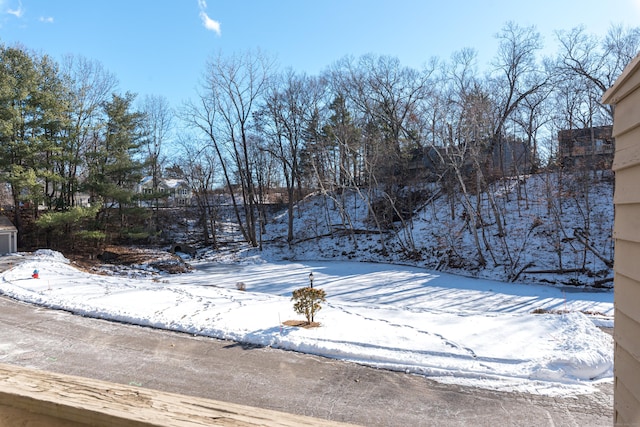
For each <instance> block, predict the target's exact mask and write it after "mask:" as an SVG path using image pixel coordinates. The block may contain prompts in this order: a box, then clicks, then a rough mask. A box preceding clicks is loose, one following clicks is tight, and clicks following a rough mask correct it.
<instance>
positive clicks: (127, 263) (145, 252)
mask: <svg viewBox="0 0 640 427" xmlns="http://www.w3.org/2000/svg"><path fill="white" fill-rule="evenodd" d="M65 256H66V257H67V258H69V259H70V260H71V261H73V262H74V264H75V265H76V266H78V267H80V268H82V269H84V270H87V271H90V272H92V273H96V272H99V270H100V268H101V267H103V266H105V265H112V266H113V265H116V266H123V267H132V268H151V269H155V270H158V271H161V272H165V273H171V274H177V273H186V272H188V271H191V270H192V268H191V266H190V265H189V264H187V263H186V262H185V261H184V260H183V259H182V258H180V257H179V256H177V255H175V254H172V253H170V252H167V251H165V250H161V249H153V248H136V247H131V246H107V247H106V248H105V249H104V250H103V251H102V253H100V254H99V255H98V256H97V257H93V256H89V255H85V254H68V255H65Z"/></svg>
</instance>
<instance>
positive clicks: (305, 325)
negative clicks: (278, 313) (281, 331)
mask: <svg viewBox="0 0 640 427" xmlns="http://www.w3.org/2000/svg"><path fill="white" fill-rule="evenodd" d="M282 324H283V325H287V326H294V327H296V328H304V329H311V328H318V327H320V323H319V322H311V323H309V322H307V321H306V320H286V321H284V322H282Z"/></svg>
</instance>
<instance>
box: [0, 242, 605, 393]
mask: <svg viewBox="0 0 640 427" xmlns="http://www.w3.org/2000/svg"><path fill="white" fill-rule="evenodd" d="M23 258H24V261H23V262H21V263H19V264H17V265H15V266H14V267H13V268H11V269H10V270H7V271H5V272H4V273H3V274H2V275H1V276H2V280H1V281H0V292H2V293H3V294H5V295H8V296H11V297H13V298H17V299H20V300H23V301H26V302H31V303H35V304H41V305H44V306H47V307H51V308H57V309H64V310H68V311H71V312H74V313H77V314H81V315H85V316H92V317H99V318H105V319H113V320H116V321H122V322H128V323H133V324H139V325H145V326H152V327H157V328H164V329H170V330H175V331H183V332H187V333H190V334H198V335H206V336H211V337H216V338H222V339H229V340H235V341H240V342H245V343H251V344H258V345H265V346H273V347H278V348H282V349H289V350H295V351H300V352H305V353H312V354H316V355H321V356H326V357H332V358H338V359H343V360H348V361H353V362H356V363H361V364H366V365H370V366H374V367H380V368H384V369H392V370H398V371H404V372H407V373H415V374H420V375H425V376H428V377H429V378H431V379H435V380H438V381H442V382H448V383H455V384H460V385H468V386H478V387H484V388H490V389H496V390H503V391H521V392H529V393H537V394H546V395H557V396H567V395H573V394H578V393H588V392H590V391H592V390H594V386H595V385H596V384H597V383H598V382H601V381H611V380H612V376H613V340H612V338H611V336H609V335H608V334H606V333H604V332H602V331H601V330H600V329H599V328H598V327H597V326H596V324H597V325H601V326H602V325H603V326H612V323H613V292H612V291H603V292H579V291H578V290H577V289H564V290H563V289H562V288H558V287H546V286H539V285H535V286H534V285H524V284H512V283H501V282H497V281H488V280H477V279H469V278H462V277H459V276H452V275H447V274H442V273H432V272H429V271H427V270H424V269H420V268H415V267H402V266H397V265H386V264H372V263H357V262H353V263H351V262H338V261H327V262H307V261H305V262H272V261H266V260H265V259H263V258H261V257H259V256H254V257H247V258H244V259H234V260H233V261H232V262H229V263H219V262H218V263H214V262H211V261H195V262H192V265H193V266H194V267H195V269H194V271H193V272H192V273H186V274H181V275H159V274H157V273H154V272H153V271H149V270H144V269H139V270H137V273H136V274H133V275H129V276H118V275H95V274H89V273H86V272H83V271H81V270H79V269H77V268H75V267H74V266H73V265H72V264H71V263H70V262H69V261H68V260H67V259H65V258H64V257H63V256H62V255H61V254H59V253H57V252H53V251H47V250H41V251H38V252H36V253H35V254H33V255H28V254H24V256H23ZM36 269H37V270H38V271H39V275H40V278H39V279H34V278H32V277H31V275H32V272H33V271H34V270H36ZM310 272H313V274H314V277H315V280H314V285H315V286H316V287H320V288H323V289H324V290H325V291H326V293H327V302H326V303H325V304H323V308H322V310H321V311H320V312H319V313H318V314H317V315H316V320H317V321H319V322H320V324H321V326H320V327H319V328H311V329H303V328H296V327H290V326H286V325H284V322H285V321H287V320H291V319H298V320H302V318H301V316H300V315H298V314H296V313H295V312H294V311H293V303H292V302H291V299H290V298H291V292H292V291H293V290H294V289H297V288H300V287H303V286H307V285H308V283H309V279H308V275H309V273H310ZM238 282H243V283H244V284H245V286H246V291H239V290H237V288H236V285H237V283H238ZM536 309H541V310H542V311H554V312H556V313H557V312H562V313H565V314H550V313H548V314H532V311H534V310H536ZM583 313H588V315H585V314H583Z"/></svg>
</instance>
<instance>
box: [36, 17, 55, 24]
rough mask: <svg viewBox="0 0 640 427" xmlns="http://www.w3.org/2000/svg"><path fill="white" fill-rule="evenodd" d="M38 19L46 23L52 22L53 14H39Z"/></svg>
mask: <svg viewBox="0 0 640 427" xmlns="http://www.w3.org/2000/svg"><path fill="white" fill-rule="evenodd" d="M38 20H39V21H40V22H45V23H47V24H53V16H41V17H40V18H39V19H38Z"/></svg>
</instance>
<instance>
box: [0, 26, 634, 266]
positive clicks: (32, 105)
mask: <svg viewBox="0 0 640 427" xmlns="http://www.w3.org/2000/svg"><path fill="white" fill-rule="evenodd" d="M497 38H498V40H499V48H498V51H497V52H496V54H495V56H494V60H493V61H492V63H491V64H490V66H489V67H488V69H487V71H486V72H480V71H479V70H478V64H477V53H476V51H474V50H473V49H463V50H461V51H459V52H455V53H453V54H452V55H451V57H450V58H449V59H447V60H440V59H437V58H434V59H430V60H428V61H427V62H426V63H425V65H424V67H422V68H421V69H414V68H411V67H406V66H403V65H402V64H401V63H400V61H399V60H398V59H397V58H395V57H392V56H379V55H374V54H370V55H365V56H362V57H359V58H355V57H350V56H347V57H344V58H342V59H340V60H338V61H337V62H335V63H334V64H332V65H330V66H329V67H328V68H327V69H326V71H325V72H323V73H322V74H321V75H319V76H308V75H306V74H304V73H297V72H295V71H293V70H290V69H287V70H284V71H282V70H279V69H278V68H277V65H276V63H275V61H274V60H273V58H271V57H270V56H269V55H267V54H265V53H264V52H261V51H250V52H244V53H238V54H234V55H222V54H219V55H217V56H213V57H212V58H211V59H210V60H209V62H208V63H207V65H206V68H205V70H204V72H203V78H202V81H201V84H200V86H199V90H198V92H197V95H196V97H195V98H194V100H192V101H191V102H189V103H188V104H186V105H184V106H181V108H180V109H179V110H178V111H173V110H171V109H170V108H169V106H168V103H167V101H166V100H165V99H164V98H162V97H147V98H146V99H145V100H143V102H142V103H140V104H138V105H137V106H136V105H135V95H133V94H131V93H128V92H127V93H124V94H122V93H118V90H117V79H116V77H115V76H114V75H112V74H111V73H109V72H108V71H106V70H105V69H104V68H103V67H102V66H101V65H100V63H98V62H96V61H92V60H88V59H86V58H80V57H74V56H68V57H66V58H64V59H63V60H62V62H61V63H56V62H55V61H54V60H53V59H51V58H50V57H49V56H47V55H41V54H36V53H34V52H30V51H29V50H28V49H26V48H25V47H22V46H13V47H7V46H4V45H0V181H3V182H6V183H7V186H8V195H9V197H10V200H9V201H5V202H4V204H5V205H9V204H10V205H12V206H15V207H22V209H15V211H14V222H15V224H16V226H17V227H18V229H19V231H21V230H22V229H23V227H24V225H23V221H28V220H34V221H35V220H38V221H39V222H38V224H39V227H40V229H41V230H44V231H45V232H46V233H47V236H49V238H51V237H53V236H54V235H55V234H56V233H64V234H65V235H67V236H70V235H71V234H74V236H76V237H77V238H79V239H85V240H86V239H89V240H90V241H92V242H94V243H95V242H103V241H110V240H112V239H122V238H127V237H131V236H136V235H140V236H142V235H149V233H151V234H152V233H157V232H158V231H159V226H158V216H157V209H156V210H155V215H154V211H153V210H151V212H150V210H149V209H141V208H140V203H139V201H140V200H141V199H142V198H146V199H147V200H150V201H154V200H155V204H152V206H155V207H156V208H157V206H158V203H157V202H158V199H159V197H160V194H159V193H157V192H153V193H152V194H140V193H139V192H138V191H137V185H138V183H139V182H140V179H141V178H142V177H143V176H152V177H153V182H154V187H153V188H154V189H156V188H157V186H158V183H159V180H160V179H161V178H162V177H163V176H166V175H167V174H169V173H170V174H171V176H174V177H180V178H183V179H185V180H186V181H188V182H189V183H190V185H191V188H192V191H193V194H194V199H195V200H196V201H197V203H196V205H197V209H198V212H199V221H198V224H200V225H201V227H202V231H203V236H204V239H205V243H208V244H209V243H213V244H214V245H215V244H216V230H215V224H216V222H215V215H216V211H215V209H214V208H213V207H212V204H211V197H210V194H211V193H212V191H213V190H214V189H216V188H219V187H220V186H223V187H224V188H226V192H227V195H228V197H229V199H230V201H231V204H232V205H233V207H234V212H235V219H236V221H237V224H238V227H239V230H240V232H241V234H242V236H243V238H244V240H245V241H246V242H247V243H248V244H250V245H252V246H259V245H260V244H261V235H262V231H263V227H264V224H265V222H266V220H267V217H266V211H265V205H266V202H267V201H268V200H269V199H268V198H269V196H270V195H272V194H273V193H274V192H275V191H278V192H282V193H284V194H285V196H284V197H283V200H284V201H285V202H286V203H288V210H289V221H290V222H289V229H288V233H287V236H286V239H287V241H288V242H289V244H293V243H294V242H295V239H296V236H295V235H294V227H293V221H294V218H295V213H294V206H295V203H296V202H297V201H298V200H300V199H301V198H302V197H304V195H305V194H307V193H308V192H309V191H310V190H320V191H322V192H323V193H324V194H325V195H327V196H328V197H330V198H331V199H332V200H333V201H334V203H335V206H336V207H337V208H338V209H340V207H341V206H343V205H344V201H343V200H341V197H344V194H347V192H346V191H345V190H346V189H350V190H354V191H355V192H356V193H357V194H358V195H359V197H361V198H362V200H363V202H365V203H366V204H367V208H368V210H369V214H370V218H371V221H372V224H374V225H375V228H376V229H377V230H378V231H379V232H380V233H379V236H380V245H381V249H382V250H383V251H384V250H385V237H384V236H385V235H386V234H385V233H384V232H383V231H388V230H389V229H392V227H391V225H392V224H393V223H394V222H397V221H400V222H401V223H402V225H403V226H404V227H400V228H398V229H399V230H407V229H410V226H411V224H410V222H411V213H412V212H413V211H414V210H415V208H416V207H417V205H418V204H419V203H421V202H422V201H424V198H425V197H432V196H433V194H429V195H425V194H422V193H420V191H417V190H415V188H414V187H412V186H410V185H408V184H412V183H416V182H418V181H419V180H427V179H429V180H432V181H435V182H437V183H438V185H439V192H440V193H441V194H443V195H445V196H447V197H448V199H446V200H448V202H449V203H450V204H451V206H452V212H453V207H454V205H455V204H457V203H462V205H463V206H464V209H465V215H466V217H467V218H468V220H469V223H470V224H471V225H472V226H470V230H471V233H472V234H473V235H474V240H475V242H476V245H477V249H478V251H477V255H478V261H479V263H480V264H483V263H486V262H487V260H486V253H487V249H486V243H484V244H483V242H482V240H483V236H482V235H481V234H479V231H478V230H480V229H481V227H480V225H481V224H482V223H484V222H487V221H491V222H495V223H496V224H497V227H498V235H503V236H504V234H505V230H504V227H503V226H502V225H503V224H504V218H502V215H501V210H500V206H499V205H498V203H497V202H496V201H495V200H492V199H489V200H488V201H487V202H488V204H489V207H490V208H489V212H490V218H486V215H487V214H486V213H482V212H481V211H480V209H479V208H478V203H477V201H476V200H474V197H476V195H477V193H478V192H479V191H480V190H482V189H486V188H488V187H490V186H492V185H497V184H496V182H497V181H496V178H499V177H504V176H513V175H519V174H525V173H532V172H536V171H537V170H539V169H540V168H541V167H553V166H554V165H557V163H558V162H559V157H558V147H557V144H556V134H557V131H558V130H561V129H579V128H586V127H593V126H600V125H607V124H611V123H612V116H613V111H612V110H611V107H608V106H605V105H602V103H601V102H600V99H601V96H602V94H603V92H604V91H605V90H606V89H607V88H609V87H610V86H611V85H612V84H613V82H614V81H615V79H616V78H617V76H618V75H619V74H620V72H621V71H622V69H623V67H624V66H625V65H626V64H627V63H628V62H629V61H630V60H631V59H632V58H633V57H634V56H635V55H636V53H637V52H638V50H639V49H640V29H639V28H623V27H621V26H612V27H611V28H610V30H609V32H608V33H607V35H606V36H604V37H602V38H600V37H596V36H593V35H591V34H588V33H587V32H586V30H585V29H584V28H575V29H572V30H570V31H561V32H558V33H557V43H558V50H557V53H556V55H555V56H554V57H542V56H541V55H542V47H543V45H542V40H541V37H540V34H539V33H538V32H537V31H536V29H535V28H534V27H522V26H519V25H517V24H515V23H512V22H509V23H507V24H505V25H504V26H503V28H502V29H501V30H500V31H499V33H498V34H497ZM176 119H179V123H180V124H181V126H180V131H179V132H177V131H176V128H177V127H176V126H175V123H176ZM174 135H180V136H179V137H177V136H174ZM170 142H171V143H172V146H173V147H174V150H176V152H177V153H178V155H177V156H173V157H172V160H171V161H168V160H167V158H166V156H164V155H163V153H165V152H166V151H167V147H168V145H169V143H170ZM514 147H517V148H515V149H514ZM425 171H428V172H429V174H428V175H429V176H427V174H426V172H425ZM454 193H455V194H462V196H461V197H460V199H458V198H456V197H453V196H452V195H453V194H454ZM80 194H88V196H89V200H90V201H91V206H92V207H93V208H92V209H86V208H84V207H81V206H79V205H80V203H79V202H78V197H79V195H80ZM488 194H490V193H488ZM443 200H445V199H443ZM7 202H10V203H7ZM38 206H45V212H42V211H41V210H38V208H37V207H38ZM21 212H22V214H21ZM25 212H27V213H28V215H26V216H25ZM349 215H350V214H349V212H348V211H347V210H346V209H344V210H342V211H341V218H342V223H343V224H342V226H343V228H344V229H345V230H349V231H350V232H351V233H352V235H354V234H355V233H356V232H357V230H355V229H354V227H353V226H352V225H351V224H352V219H351V218H350V216H349ZM141 224H145V227H144V229H142V228H141ZM71 231H74V233H71ZM76 231H77V232H78V233H76ZM400 232H402V231H400ZM69 233H71V234H69ZM400 237H401V239H400V241H401V242H403V245H404V249H405V250H406V251H407V253H408V254H410V253H411V252H412V251H413V250H414V249H415V244H414V242H413V240H412V239H413V237H412V234H411V233H406V234H405V235H403V236H400ZM48 243H50V240H49V242H48Z"/></svg>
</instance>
